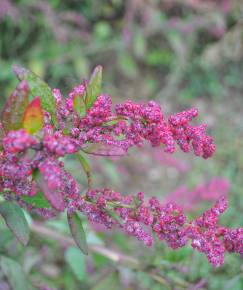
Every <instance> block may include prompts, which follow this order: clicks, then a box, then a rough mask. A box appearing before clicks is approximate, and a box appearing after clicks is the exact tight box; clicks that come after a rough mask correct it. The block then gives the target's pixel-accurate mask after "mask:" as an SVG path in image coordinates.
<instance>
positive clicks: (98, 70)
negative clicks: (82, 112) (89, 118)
mask: <svg viewBox="0 0 243 290" xmlns="http://www.w3.org/2000/svg"><path fill="white" fill-rule="evenodd" d="M101 83H102V66H100V65H98V66H97V67H95V69H94V70H93V73H92V75H91V78H90V80H89V82H88V84H87V85H86V93H85V104H86V107H87V109H88V108H90V107H92V106H93V104H94V102H95V100H96V98H97V96H98V95H99V94H100V93H101Z"/></svg>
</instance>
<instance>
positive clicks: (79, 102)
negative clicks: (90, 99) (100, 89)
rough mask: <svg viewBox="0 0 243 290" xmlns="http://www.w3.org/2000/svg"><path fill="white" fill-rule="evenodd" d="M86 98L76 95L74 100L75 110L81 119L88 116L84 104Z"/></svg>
mask: <svg viewBox="0 0 243 290" xmlns="http://www.w3.org/2000/svg"><path fill="white" fill-rule="evenodd" d="M84 97H85V96H81V95H76V96H75V97H74V99H73V107H74V110H75V111H76V113H77V114H78V115H79V117H80V118H83V117H84V116H85V115H86V105H85V102H84Z"/></svg>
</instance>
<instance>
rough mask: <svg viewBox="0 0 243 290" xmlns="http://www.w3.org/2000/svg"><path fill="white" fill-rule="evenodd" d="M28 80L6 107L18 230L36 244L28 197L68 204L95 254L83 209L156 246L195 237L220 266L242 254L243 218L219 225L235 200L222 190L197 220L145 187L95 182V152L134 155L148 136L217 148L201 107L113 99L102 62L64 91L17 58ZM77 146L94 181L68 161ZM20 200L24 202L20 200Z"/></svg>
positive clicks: (77, 231) (81, 243) (9, 180)
mask: <svg viewBox="0 0 243 290" xmlns="http://www.w3.org/2000/svg"><path fill="white" fill-rule="evenodd" d="M13 69H14V72H15V74H16V75H17V77H18V79H19V80H20V83H19V84H18V86H17V87H16V89H15V91H14V92H13V93H12V95H11V96H10V97H9V99H8V100H7V102H6V104H5V106H4V109H3V112H2V116H1V153H0V154H1V155H0V178H1V179H0V187H1V192H2V194H3V198H4V199H5V201H4V202H2V203H1V204H0V214H1V215H2V216H3V218H4V219H5V221H6V224H7V225H8V226H9V228H10V229H11V230H12V231H13V233H14V234H15V235H16V237H17V238H18V239H19V240H20V241H21V242H22V243H23V244H27V242H28V237H29V232H28V228H27V224H26V221H25V219H24V216H23V213H22V211H21V210H20V209H19V206H21V207H23V208H25V209H27V210H29V211H34V212H37V213H39V214H40V215H42V216H43V217H46V218H49V217H52V216H54V215H56V214H58V213H59V212H63V211H66V212H67V217H68V223H69V226H70V231H71V233H72V236H73V238H74V240H75V242H76V244H77V245H78V247H79V248H80V249H81V250H82V251H83V252H84V253H85V254H87V252H88V249H87V243H86V239H85V233H84V230H83V228H82V223H81V219H80V216H79V215H78V212H81V213H82V214H84V215H85V216H86V217H87V219H88V220H89V221H90V222H96V223H101V224H103V225H105V226H106V227H107V228H112V227H113V226H117V227H119V228H120V229H121V230H123V231H124V232H125V233H126V234H128V235H131V236H134V237H136V238H137V239H138V240H141V241H142V242H143V243H144V244H145V245H146V246H152V244H153V242H154V239H155V238H158V239H159V240H163V241H165V242H166V243H167V245H168V246H169V247H171V248H173V249H177V248H180V247H183V246H185V245H186V244H187V243H188V242H191V246H192V247H193V248H194V249H195V250H198V251H199V252H202V253H204V254H205V255H206V256H207V258H208V261H209V262H210V263H211V264H212V265H213V266H215V267H216V266H219V265H222V264H223V262H224V254H225V252H226V251H227V252H236V253H239V254H241V255H243V228H237V229H231V228H227V227H223V226H220V225H219V224H218V219H219V217H220V215H221V214H222V213H223V212H224V211H225V210H226V208H227V206H228V203H227V200H226V197H225V196H221V197H220V198H219V199H218V201H217V202H216V203H215V205H214V206H213V207H212V208H211V209H209V210H207V211H206V212H204V213H203V214H202V215H201V216H199V217H197V218H196V219H195V220H192V221H188V220H187V218H186V216H185V214H184V212H183V210H182V208H181V207H180V206H178V205H177V204H175V203H174V202H168V203H166V204H162V203H161V202H160V201H159V200H158V199H157V198H155V197H152V198H150V199H149V200H145V198H144V195H143V193H141V192H139V193H137V195H135V196H132V195H122V194H120V193H119V192H115V191H113V190H111V189H109V188H104V189H96V188H94V187H93V183H92V173H91V169H90V166H89V163H88V161H87V160H86V158H85V155H86V154H93V155H99V156H122V155H126V154H127V152H128V150H129V149H130V148H131V147H134V146H137V147H141V146H142V145H143V143H144V142H146V141H147V142H148V143H150V144H151V145H152V146H153V147H157V146H163V147H164V151H165V152H167V153H173V152H174V151H175V150H176V145H178V146H179V147H180V149H181V150H182V151H184V152H189V151H193V152H194V154H195V155H196V156H201V157H203V158H205V159H207V158H209V157H211V156H212V155H213V154H214V152H215V144H214V142H213V138H212V137H210V136H208V135H207V134H206V125H205V124H202V125H199V126H194V125H192V124H191V121H192V120H193V119H194V118H195V117H197V115H198V110H197V109H196V108H192V109H189V110H187V111H182V112H180V113H177V114H174V115H171V116H170V117H169V118H168V119H167V118H166V117H165V116H164V114H163V113H162V111H161V107H160V105H159V104H158V103H156V102H154V101H150V102H148V104H144V103H141V104H140V103H134V102H132V101H130V100H129V101H126V102H124V103H122V104H118V105H116V106H115V107H114V108H112V100H111V98H110V96H108V95H106V94H102V93H101V78H102V68H101V67H100V66H97V67H96V68H95V69H94V71H93V74H92V76H91V78H90V80H89V81H84V82H83V83H82V84H80V85H78V86H77V87H75V88H74V89H73V90H72V91H71V92H70V93H69V95H68V97H67V98H63V97H62V95H61V92H60V91H59V90H58V89H53V90H51V89H50V88H49V86H48V85H47V84H45V83H44V82H43V81H42V80H40V79H39V78H38V77H37V76H36V75H35V74H34V73H32V72H30V71H29V70H27V69H25V68H22V67H19V66H14V68H13ZM68 154H72V155H74V156H75V157H76V158H77V159H78V160H79V161H80V164H81V165H82V167H83V169H84V171H85V173H86V175H87V181H88V182H87V189H86V190H85V191H82V192H81V189H80V185H79V184H78V183H77V181H76V180H75V179H74V178H73V176H72V175H71V174H70V173H69V172H68V171H66V170H65V167H64V165H65V159H64V157H65V156H66V155H68ZM17 204H18V205H19V206H18V205H17Z"/></svg>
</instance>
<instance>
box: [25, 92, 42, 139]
mask: <svg viewBox="0 0 243 290" xmlns="http://www.w3.org/2000/svg"><path fill="white" fill-rule="evenodd" d="M43 125H44V114H43V112H42V108H41V101H40V98H39V97H36V98H34V99H33V100H32V102H31V103H30V104H29V105H28V106H27V108H26V110H25V112H24V118H23V128H24V129H25V130H26V131H27V132H28V133H29V134H34V133H36V132H38V131H39V130H41V129H42V127H43Z"/></svg>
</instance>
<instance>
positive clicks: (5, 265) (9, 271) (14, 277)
mask: <svg viewBox="0 0 243 290" xmlns="http://www.w3.org/2000/svg"><path fill="white" fill-rule="evenodd" d="M0 267H1V270H2V272H3V274H4V276H6V278H7V279H8V282H9V284H10V285H11V288H12V289H14V290H28V289H30V288H29V283H28V281H27V277H26V275H25V273H24V272H23V267H22V266H21V265H20V264H19V263H17V262H15V261H14V260H12V259H10V258H8V257H5V256H1V257H0Z"/></svg>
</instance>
